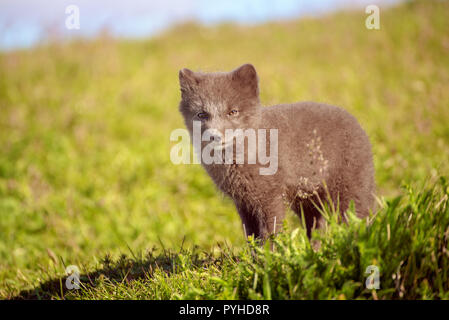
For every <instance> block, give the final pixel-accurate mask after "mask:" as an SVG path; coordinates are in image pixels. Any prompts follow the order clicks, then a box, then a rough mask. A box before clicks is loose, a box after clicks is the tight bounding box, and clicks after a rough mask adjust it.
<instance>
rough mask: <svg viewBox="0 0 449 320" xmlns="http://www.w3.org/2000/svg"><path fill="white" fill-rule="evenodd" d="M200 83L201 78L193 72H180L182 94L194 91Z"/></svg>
mask: <svg viewBox="0 0 449 320" xmlns="http://www.w3.org/2000/svg"><path fill="white" fill-rule="evenodd" d="M199 82H200V80H199V78H198V77H197V76H196V75H195V72H193V71H192V70H190V69H187V68H184V69H181V70H179V85H180V86H181V91H182V92H185V91H187V90H192V89H193V87H194V86H196V85H198V84H199Z"/></svg>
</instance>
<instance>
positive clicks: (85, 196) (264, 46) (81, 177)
mask: <svg viewBox="0 0 449 320" xmlns="http://www.w3.org/2000/svg"><path fill="white" fill-rule="evenodd" d="M118 3H120V4H118ZM367 4H374V5H377V6H378V7H379V9H380V29H378V30H371V29H367V28H366V24H365V22H366V19H367V17H368V14H367V13H366V12H365V8H366V5H367ZM68 5H75V6H77V8H78V9H79V29H76V28H75V29H67V26H66V23H67V19H68V18H69V17H70V15H71V14H73V11H70V13H69V14H68V13H66V8H67V6H68ZM70 23H73V21H72V20H70V21H69V25H71V24H70ZM72 25H73V24H72ZM248 62H249V63H252V64H254V66H255V67H256V69H257V72H258V74H259V78H260V91H261V101H262V103H263V104H264V105H270V104H277V103H287V102H295V101H301V100H312V101H317V102H325V103H330V104H334V105H338V106H341V107H343V108H345V109H346V110H348V111H349V112H351V113H352V114H353V115H354V116H355V117H356V118H357V119H358V120H359V122H360V123H361V125H362V127H363V128H364V129H365V130H366V132H367V133H368V135H369V137H370V139H371V142H372V145H373V153H374V161H375V167H376V181H377V186H378V195H379V197H386V198H387V199H390V198H391V197H394V196H397V195H398V194H402V193H403V192H404V189H403V185H404V184H413V185H416V186H418V187H419V186H420V185H422V184H424V183H425V181H427V180H428V179H429V178H431V177H436V176H438V175H446V176H447V173H448V172H449V165H448V163H447V159H448V158H449V126H448V123H449V90H448V83H449V5H448V1H440V0H434V1H427V0H426V1H387V0H385V1H378V0H370V1H365V0H363V1H362V0H361V1H330V0H317V1H293V0H285V1H268V0H263V1H255V0H241V1H231V0H229V1H211V0H196V1H195V0H191V1H180V0H165V1H160V2H159V1H158V2H156V1H143V0H142V1H139V0H128V1H125V2H112V1H103V0H98V1H87V0H85V1H76V0H73V1H65V0H59V1H50V0H33V1H31V0H29V1H25V0H2V1H0V146H1V151H0V298H1V297H11V296H13V295H14V294H16V293H17V292H19V291H20V290H21V289H23V288H30V287H33V286H35V285H36V284H37V283H39V282H41V281H43V280H45V279H50V278H54V277H55V275H59V274H61V272H63V270H61V267H60V265H59V264H58V263H59V262H58V261H64V263H65V264H66V265H70V264H76V265H78V266H80V268H81V269H86V270H90V269H92V268H95V266H96V265H97V264H98V263H99V261H100V258H101V257H104V255H106V254H110V255H113V256H117V255H119V254H122V253H126V254H130V252H131V254H132V255H139V253H144V252H146V251H147V250H149V249H151V248H152V247H153V246H156V247H159V248H160V247H162V246H164V247H166V248H179V247H180V246H181V244H182V243H184V245H185V246H187V247H188V246H193V245H198V246H199V247H201V248H202V249H213V248H214V247H215V246H216V244H217V242H227V243H228V244H231V245H232V246H235V247H240V246H243V244H244V238H243V231H242V228H241V225H240V219H239V217H238V214H237V213H236V211H235V208H234V206H233V204H232V203H231V201H229V199H225V198H223V196H222V195H221V194H220V193H219V192H217V190H216V188H215V186H214V184H213V183H212V182H211V180H210V178H209V177H208V176H207V174H206V173H205V172H204V171H203V169H202V168H201V167H200V166H199V165H174V164H173V163H171V161H170V149H171V147H172V146H173V145H174V144H175V143H172V142H170V140H169V137H170V133H171V132H172V131H173V130H174V129H176V128H183V127H184V124H183V121H182V118H181V115H180V114H179V112H178V103H179V99H180V91H179V84H178V71H179V70H180V69H181V68H184V67H188V68H191V69H193V70H203V71H217V70H218V71H227V70H232V69H234V68H236V67H237V66H239V65H241V64H243V63H248ZM287 220H288V223H289V225H291V226H297V225H298V221H297V219H296V218H295V217H294V215H293V214H289V215H288V219H287Z"/></svg>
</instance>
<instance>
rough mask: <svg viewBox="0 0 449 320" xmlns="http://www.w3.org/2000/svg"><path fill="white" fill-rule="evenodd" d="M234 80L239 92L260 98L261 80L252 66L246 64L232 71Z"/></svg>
mask: <svg viewBox="0 0 449 320" xmlns="http://www.w3.org/2000/svg"><path fill="white" fill-rule="evenodd" d="M232 80H233V81H234V82H235V83H236V85H237V86H238V88H239V90H241V91H243V92H246V93H248V94H250V95H253V96H255V97H258V96H259V78H258V77H257V72H256V68H254V66H253V65H252V64H249V63H247V64H244V65H242V66H240V67H238V68H237V69H235V70H234V71H232Z"/></svg>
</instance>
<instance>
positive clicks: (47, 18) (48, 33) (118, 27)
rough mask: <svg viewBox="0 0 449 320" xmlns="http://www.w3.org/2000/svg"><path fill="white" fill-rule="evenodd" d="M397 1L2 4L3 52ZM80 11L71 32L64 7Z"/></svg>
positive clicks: (39, 0) (11, 0)
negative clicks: (77, 23)
mask: <svg viewBox="0 0 449 320" xmlns="http://www.w3.org/2000/svg"><path fill="white" fill-rule="evenodd" d="M397 2H398V0H379V1H374V2H373V1H370V0H316V1H304V0H281V1H269V0H242V1H238V0H230V1H226V2H223V1H210V0H184V1H183V0H166V1H145V0H130V1H126V3H123V2H122V3H119V2H111V1H106V0H96V1H89V0H78V1H71V0H60V1H51V0H35V1H30V0H3V1H2V3H1V11H0V34H1V38H0V49H3V50H5V49H14V48H23V47H30V46H32V45H35V44H37V43H39V42H42V41H46V40H49V39H59V40H60V39H68V38H72V37H94V36H96V35H98V34H99V33H101V32H107V33H109V34H111V35H114V36H116V37H125V38H143V37H149V36H152V35H155V34H157V33H160V32H161V31H162V30H165V29H167V28H169V27H170V26H173V25H175V24H180V23H184V22H186V21H196V22H198V23H201V24H204V25H213V24H217V23H225V22H227V23H238V24H243V25H251V24H256V23H263V22H266V21H276V20H283V19H294V18H298V17H301V16H314V15H315V16H316V15H320V14H323V13H326V12H331V11H335V10H338V9H342V8H362V7H364V6H367V5H369V4H373V3H377V4H380V5H382V6H385V5H389V4H393V3H397ZM70 5H75V6H77V7H78V8H79V11H80V28H79V29H72V30H69V29H67V28H66V25H65V20H66V17H67V16H68V15H69V14H68V13H67V14H66V8H67V7H68V6H70Z"/></svg>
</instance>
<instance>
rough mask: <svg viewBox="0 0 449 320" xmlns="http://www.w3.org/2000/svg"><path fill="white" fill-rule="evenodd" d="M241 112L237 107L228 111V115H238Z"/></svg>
mask: <svg viewBox="0 0 449 320" xmlns="http://www.w3.org/2000/svg"><path fill="white" fill-rule="evenodd" d="M238 113H239V112H238V111H237V110H235V109H233V110H231V111H229V112H228V116H236V115H237V114H238Z"/></svg>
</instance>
